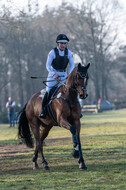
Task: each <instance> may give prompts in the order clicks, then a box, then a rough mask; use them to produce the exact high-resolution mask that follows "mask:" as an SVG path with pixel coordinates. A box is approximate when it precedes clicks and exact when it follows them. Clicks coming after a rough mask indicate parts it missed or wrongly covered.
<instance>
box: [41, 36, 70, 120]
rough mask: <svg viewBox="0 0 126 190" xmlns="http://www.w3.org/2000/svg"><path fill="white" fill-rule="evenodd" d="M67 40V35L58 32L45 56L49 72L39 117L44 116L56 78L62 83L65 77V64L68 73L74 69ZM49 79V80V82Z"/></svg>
mask: <svg viewBox="0 0 126 190" xmlns="http://www.w3.org/2000/svg"><path fill="white" fill-rule="evenodd" d="M68 42H69V39H68V37H67V36H66V35H65V34H59V35H58V36H57V38H56V43H57V47H55V48H54V49H52V50H51V51H50V52H49V54H48V58H47V62H46V69H47V71H48V72H49V74H48V77H47V81H49V82H47V86H46V93H45V95H44V98H43V101H42V112H41V113H40V117H41V118H45V117H46V109H45V105H46V104H47V100H48V93H49V91H50V90H51V88H52V87H53V86H55V85H56V84H57V79H58V80H59V81H61V82H62V83H64V82H65V81H66V77H67V66H68V63H69V66H70V67H69V73H68V74H70V73H71V72H72V70H73V69H74V60H73V55H72V52H71V51H70V50H69V49H68V48H67V44H68ZM50 81H51V82H50Z"/></svg>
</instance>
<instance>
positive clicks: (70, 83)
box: [66, 73, 77, 102]
mask: <svg viewBox="0 0 126 190" xmlns="http://www.w3.org/2000/svg"><path fill="white" fill-rule="evenodd" d="M66 86H67V90H66V94H67V97H68V98H69V99H70V100H72V101H73V102H74V101H76V99H77V91H76V89H75V85H74V73H72V74H71V75H69V77H68V78H67V80H66Z"/></svg>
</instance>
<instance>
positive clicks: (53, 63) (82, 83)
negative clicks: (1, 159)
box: [18, 34, 90, 169]
mask: <svg viewBox="0 0 126 190" xmlns="http://www.w3.org/2000/svg"><path fill="white" fill-rule="evenodd" d="M68 42H69V39H68V37H67V36H66V35H65V34H59V35H58V36H57V38H56V43H57V47H56V48H54V49H52V50H51V51H50V52H49V54H48V58H47V63H46V68H47V70H48V72H49V74H48V77H47V83H46V92H45V95H44V97H43V98H42V96H41V92H37V93H35V94H34V95H33V96H32V97H31V98H30V99H29V101H28V102H27V103H26V105H25V106H24V108H23V109H22V110H21V112H20V120H19V126H18V135H19V137H20V138H22V139H23V140H24V141H25V143H26V145H27V146H28V147H33V139H32V134H31V130H32V133H33V134H34V138H35V140H36V148H35V152H34V155H33V158H32V161H33V164H34V169H37V168H38V163H37V158H38V153H40V154H41V157H42V163H43V167H44V169H49V166H48V163H47V161H46V159H45V157H44V153H43V141H44V139H45V138H46V137H47V136H48V133H49V131H50V130H51V128H52V127H53V126H60V127H64V128H66V129H67V130H69V131H70V132H71V134H72V139H73V147H74V150H73V153H72V155H73V157H75V158H78V159H79V160H78V162H79V168H80V169H87V166H86V164H85V162H84V158H83V153H82V149H81V141H80V128H81V123H80V115H81V107H80V103H79V100H78V95H79V96H80V98H82V99H85V98H86V97H87V82H88V68H89V66H90V64H88V65H87V66H83V65H81V64H80V63H79V64H78V65H77V66H76V67H75V66H74V60H73V56H72V52H71V51H70V50H69V49H68V48H67V44H68ZM68 64H69V73H68V75H67V67H68ZM55 86H58V87H57V88H56V87H55ZM53 88H55V90H53V93H51V91H52V89H53ZM50 94H51V96H50ZM50 97H51V99H50ZM41 105H42V106H41ZM29 124H30V127H29ZM40 128H41V130H40ZM30 129H31V130H30Z"/></svg>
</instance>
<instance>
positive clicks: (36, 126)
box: [30, 120, 42, 169]
mask: <svg viewBox="0 0 126 190" xmlns="http://www.w3.org/2000/svg"><path fill="white" fill-rule="evenodd" d="M30 126H31V129H32V132H33V134H34V137H35V140H36V147H35V152H34V155H33V157H32V161H33V169H38V168H39V166H38V163H37V159H38V153H39V152H42V143H41V139H40V126H39V124H38V123H37V120H34V123H33V122H32V123H30Z"/></svg>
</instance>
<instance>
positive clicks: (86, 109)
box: [81, 105, 98, 113]
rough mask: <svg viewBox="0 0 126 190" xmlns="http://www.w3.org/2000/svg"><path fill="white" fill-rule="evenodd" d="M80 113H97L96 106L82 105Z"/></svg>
mask: <svg viewBox="0 0 126 190" xmlns="http://www.w3.org/2000/svg"><path fill="white" fill-rule="evenodd" d="M81 111H82V112H92V113H93V112H94V113H98V105H84V106H82V108H81Z"/></svg>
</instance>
